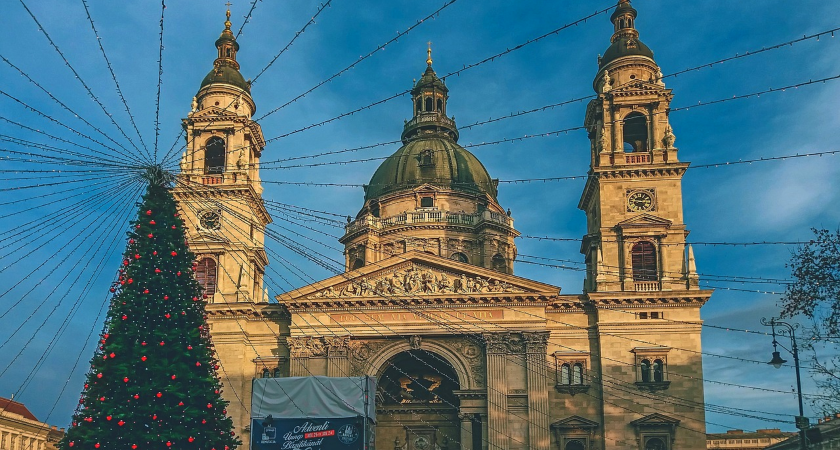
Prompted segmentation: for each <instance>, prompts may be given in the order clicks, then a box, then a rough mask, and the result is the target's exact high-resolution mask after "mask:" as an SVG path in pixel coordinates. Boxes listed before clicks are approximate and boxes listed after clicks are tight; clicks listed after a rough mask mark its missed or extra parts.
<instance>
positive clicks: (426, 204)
mask: <svg viewBox="0 0 840 450" xmlns="http://www.w3.org/2000/svg"><path fill="white" fill-rule="evenodd" d="M434 206H435V199H433V198H432V197H420V207H421V208H433V207H434Z"/></svg>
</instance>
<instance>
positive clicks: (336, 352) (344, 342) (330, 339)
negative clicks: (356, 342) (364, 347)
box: [324, 336, 350, 356]
mask: <svg viewBox="0 0 840 450" xmlns="http://www.w3.org/2000/svg"><path fill="white" fill-rule="evenodd" d="M324 343H325V344H326V345H327V354H328V355H329V356H347V352H348V351H349V349H350V336H327V337H325V338H324Z"/></svg>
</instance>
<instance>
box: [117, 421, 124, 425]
mask: <svg viewBox="0 0 840 450" xmlns="http://www.w3.org/2000/svg"><path fill="white" fill-rule="evenodd" d="M117 425H119V426H123V425H125V422H123V421H122V420H120V421H119V422H117Z"/></svg>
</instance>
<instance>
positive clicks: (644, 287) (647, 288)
mask: <svg viewBox="0 0 840 450" xmlns="http://www.w3.org/2000/svg"><path fill="white" fill-rule="evenodd" d="M659 290H661V285H660V284H659V282H658V281H637V282H636V292H654V291H659Z"/></svg>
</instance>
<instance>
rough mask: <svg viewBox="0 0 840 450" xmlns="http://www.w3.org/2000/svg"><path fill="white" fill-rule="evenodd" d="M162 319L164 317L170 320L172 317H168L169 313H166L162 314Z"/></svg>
mask: <svg viewBox="0 0 840 450" xmlns="http://www.w3.org/2000/svg"><path fill="white" fill-rule="evenodd" d="M163 317H166V318H167V319H168V318H170V317H172V316H170V315H169V313H166V314H164V316H163Z"/></svg>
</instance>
